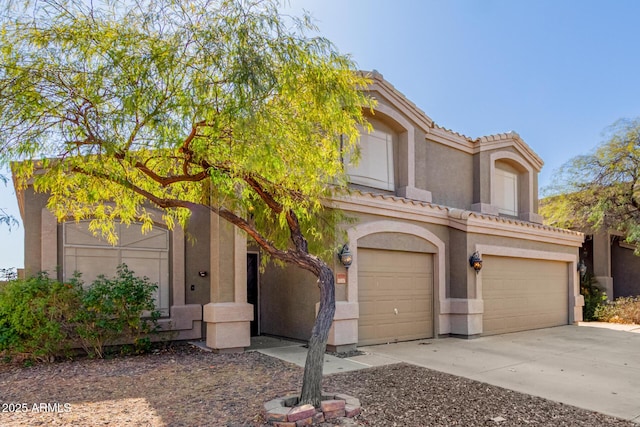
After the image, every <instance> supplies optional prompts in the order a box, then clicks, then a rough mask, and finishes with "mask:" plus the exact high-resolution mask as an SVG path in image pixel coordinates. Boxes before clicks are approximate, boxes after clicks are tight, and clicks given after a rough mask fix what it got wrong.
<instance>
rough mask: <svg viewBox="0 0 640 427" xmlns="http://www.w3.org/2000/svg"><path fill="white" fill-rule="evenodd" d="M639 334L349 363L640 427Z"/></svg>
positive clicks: (469, 344) (497, 341)
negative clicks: (484, 387) (478, 385)
mask: <svg viewBox="0 0 640 427" xmlns="http://www.w3.org/2000/svg"><path fill="white" fill-rule="evenodd" d="M638 332H640V327H639V326H638V325H609V324H598V323H594V324H589V323H585V322H581V324H580V325H577V326H573V325H567V326H560V327H555V328H548V329H538V330H532V331H526V332H517V333H511V334H504V335H494V336H488V337H480V338H477V339H472V340H462V339H458V338H440V339H429V340H419V341H409V342H402V343H396V344H384V345H376V346H369V347H361V348H360V350H362V351H363V352H365V353H366V354H365V355H362V356H356V357H353V358H351V359H350V360H352V361H354V362H358V363H362V364H363V365H369V366H380V365H385V364H390V363H398V362H406V363H411V364H414V365H418V366H423V367H426V368H430V369H435V370H438V371H441V372H446V373H449V374H453V375H458V376H462V377H466V378H470V379H473V380H477V381H482V382H485V383H489V384H493V385H497V386H500V387H504V388H507V389H510V390H514V391H518V392H522V393H527V394H530V395H534V396H539V397H543V398H545V399H550V400H554V401H557V402H562V403H565V404H569V405H573V406H577V407H580V408H584V409H589V410H593V411H597V412H601V413H604V414H607V415H612V416H615V417H619V418H623V419H626V420H631V421H634V422H636V423H640V333H638Z"/></svg>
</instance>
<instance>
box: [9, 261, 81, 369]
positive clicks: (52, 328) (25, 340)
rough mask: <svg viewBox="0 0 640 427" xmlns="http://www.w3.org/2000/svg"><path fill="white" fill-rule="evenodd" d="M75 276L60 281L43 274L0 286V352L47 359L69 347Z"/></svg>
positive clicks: (76, 294)
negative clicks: (68, 279)
mask: <svg viewBox="0 0 640 427" xmlns="http://www.w3.org/2000/svg"><path fill="white" fill-rule="evenodd" d="M80 291H81V285H80V283H79V281H78V280H77V278H74V279H73V280H71V281H70V282H69V283H64V284H63V283H60V282H58V281H56V280H53V279H51V278H49V276H48V275H47V274H46V273H40V274H38V275H37V276H34V277H31V278H29V279H26V280H13V281H9V282H6V283H4V284H3V285H2V286H1V287H0V352H2V353H4V354H5V355H8V356H11V355H16V354H23V355H27V357H29V358H32V359H37V360H48V359H50V358H51V357H53V356H54V355H56V354H59V353H61V352H63V351H64V350H66V349H68V348H69V346H70V339H72V338H73V321H72V318H73V317H74V315H75V313H76V311H77V309H78V307H79V301H80V299H79V298H80Z"/></svg>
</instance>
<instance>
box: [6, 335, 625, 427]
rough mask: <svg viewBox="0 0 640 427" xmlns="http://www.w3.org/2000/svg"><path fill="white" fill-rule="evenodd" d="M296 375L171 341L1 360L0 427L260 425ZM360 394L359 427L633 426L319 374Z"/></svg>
mask: <svg viewBox="0 0 640 427" xmlns="http://www.w3.org/2000/svg"><path fill="white" fill-rule="evenodd" d="M301 376H302V369H301V368H299V367H297V366H295V365H292V364H289V363H286V362H284V361H281V360H279V359H274V358H271V357H269V356H265V355H263V354H260V353H257V352H247V353H244V354H232V355H219V354H214V353H209V352H204V351H201V350H198V349H195V348H193V347H191V346H186V345H184V346H183V345H180V346H174V347H172V348H169V349H165V350H162V351H158V352H157V353H155V354H149V355H144V356H133V357H122V358H114V359H110V360H90V359H77V360H74V361H64V362H56V363H52V364H43V365H37V366H34V367H28V368H26V367H20V366H15V365H9V364H0V426H261V425H263V422H264V419H263V415H262V404H263V403H264V402H265V401H268V400H271V399H273V398H276V397H281V396H283V395H286V394H290V393H296V392H299V390H300V386H301ZM324 390H326V391H336V392H341V393H347V394H350V395H352V396H355V397H358V398H360V400H361V402H362V407H363V413H362V414H361V415H359V416H358V417H357V418H356V419H355V422H353V423H352V424H351V425H358V426H383V427H388V426H420V427H424V426H455V425H464V426H523V425H530V426H610V425H615V426H629V427H631V426H635V427H637V426H636V425H635V424H633V423H630V422H626V421H622V420H619V419H616V418H612V417H608V416H605V415H602V414H598V413H595V412H591V411H586V410H583V409H578V408H575V407H571V406H567V405H563V404H560V403H555V402H551V401H547V400H544V399H541V398H537V397H533V396H529V395H526V394H521V393H516V392H513V391H509V390H505V389H502V388H500V387H496V386H492V385H488V384H484V383H480V382H476V381H472V380H468V379H465V378H460V377H455V376H452V375H448V374H444V373H440V372H437V371H432V370H429V369H425V368H421V367H416V366H412V365H408V364H397V365H390V366H384V367H378V368H371V369H365V370H361V371H354V372H346V373H340V374H335V375H330V376H326V377H325V380H324Z"/></svg>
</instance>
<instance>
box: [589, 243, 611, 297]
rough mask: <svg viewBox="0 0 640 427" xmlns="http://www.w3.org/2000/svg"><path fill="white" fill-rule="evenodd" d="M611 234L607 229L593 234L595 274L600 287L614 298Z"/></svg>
mask: <svg viewBox="0 0 640 427" xmlns="http://www.w3.org/2000/svg"><path fill="white" fill-rule="evenodd" d="M610 239H611V236H610V235H609V232H607V231H600V232H598V233H596V234H594V235H593V276H594V277H595V279H596V280H597V281H598V284H599V285H600V287H601V288H602V289H603V290H604V291H605V292H606V293H607V298H608V299H609V300H611V299H612V298H613V277H612V276H611V240H610Z"/></svg>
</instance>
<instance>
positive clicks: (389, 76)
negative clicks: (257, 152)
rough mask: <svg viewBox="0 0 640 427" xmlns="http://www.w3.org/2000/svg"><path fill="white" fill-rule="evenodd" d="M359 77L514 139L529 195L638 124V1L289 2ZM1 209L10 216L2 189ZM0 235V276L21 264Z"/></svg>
mask: <svg viewBox="0 0 640 427" xmlns="http://www.w3.org/2000/svg"><path fill="white" fill-rule="evenodd" d="M302 9H306V10H308V11H309V12H310V13H311V14H312V15H313V16H314V18H315V20H316V23H317V25H318V26H319V28H320V32H321V34H322V35H324V36H326V37H327V38H329V39H330V40H332V41H333V42H334V43H335V44H336V46H337V47H338V49H339V50H340V51H341V52H342V53H349V54H351V55H352V56H353V58H354V60H355V61H356V62H357V64H358V66H359V68H360V69H364V70H372V69H376V70H378V71H379V72H380V73H381V74H383V75H384V77H385V79H386V80H388V81H389V82H390V83H391V84H393V85H394V86H395V87H396V88H397V89H398V90H399V91H401V92H402V93H403V94H404V95H405V96H406V97H407V98H409V99H410V100H411V101H413V102H414V103H415V104H416V105H418V107H420V108H421V109H422V110H423V111H425V112H426V114H427V115H428V116H430V117H431V118H432V119H433V120H434V121H435V122H436V123H438V124H439V125H441V126H444V127H447V128H450V129H452V130H454V131H456V132H459V133H463V134H465V135H467V136H470V137H478V136H482V135H489V134H493V133H499V132H508V131H511V130H514V131H516V132H518V133H519V134H520V136H521V137H522V138H523V139H524V140H525V141H526V142H527V143H528V144H529V145H530V146H531V147H532V148H533V150H534V151H536V152H537V153H538V154H539V155H540V157H542V159H543V160H544V162H545V166H544V167H543V169H542V172H541V174H540V186H541V187H543V186H545V185H548V184H549V182H550V178H551V175H552V172H553V171H554V170H555V169H557V168H558V167H559V166H560V165H562V164H563V163H564V162H566V161H567V160H568V159H570V158H571V157H573V156H575V155H578V154H583V153H586V152H589V151H590V150H592V149H593V148H594V147H595V146H596V145H597V144H598V143H599V142H601V141H602V140H603V135H602V132H603V131H604V130H605V129H606V128H607V127H608V126H609V125H611V124H612V123H613V122H615V121H616V120H618V119H620V118H634V117H637V116H640V55H638V50H639V47H640V27H639V26H638V24H637V21H638V17H640V2H638V1H632V0H615V1H604V0H602V1H595V0H553V1H548V0H438V1H435V0H290V2H289V6H288V8H287V9H286V10H287V11H290V13H292V14H298V13H299V11H300V10H302ZM0 207H4V208H6V209H7V210H8V211H9V212H10V213H13V214H14V215H15V216H17V217H19V213H18V209H17V204H16V202H15V195H14V193H13V188H12V187H11V186H9V187H4V186H2V185H0ZM23 232H24V230H23V229H22V227H19V228H17V229H13V231H12V232H10V233H9V232H8V231H7V230H6V227H4V226H0V268H2V267H9V266H17V267H21V266H22V265H23V244H22V236H23Z"/></svg>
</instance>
